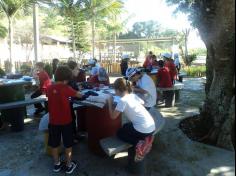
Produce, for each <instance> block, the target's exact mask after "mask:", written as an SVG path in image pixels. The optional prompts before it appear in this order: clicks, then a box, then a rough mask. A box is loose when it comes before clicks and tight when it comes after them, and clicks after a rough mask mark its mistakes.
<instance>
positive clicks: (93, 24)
mask: <svg viewBox="0 0 236 176" xmlns="http://www.w3.org/2000/svg"><path fill="white" fill-rule="evenodd" d="M92 50H93V51H92V52H93V58H95V14H93V17H92Z"/></svg>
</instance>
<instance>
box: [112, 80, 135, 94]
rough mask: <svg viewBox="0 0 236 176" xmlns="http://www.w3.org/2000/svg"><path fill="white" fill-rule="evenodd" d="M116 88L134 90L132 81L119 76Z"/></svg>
mask: <svg viewBox="0 0 236 176" xmlns="http://www.w3.org/2000/svg"><path fill="white" fill-rule="evenodd" d="M114 88H115V90H119V91H120V92H125V91H128V92H129V93H131V92H132V89H131V85H130V82H129V81H128V80H125V79H124V78H118V79H117V80H116V81H115V83H114Z"/></svg>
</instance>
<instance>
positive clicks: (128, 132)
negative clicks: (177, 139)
mask: <svg viewBox="0 0 236 176" xmlns="http://www.w3.org/2000/svg"><path fill="white" fill-rule="evenodd" d="M36 68H37V69H36V70H37V77H38V79H39V82H40V84H39V89H38V90H37V91H36V92H35V93H34V94H33V95H32V98H33V97H35V96H36V95H40V94H46V96H47V97H48V103H47V107H48V112H49V140H48V145H49V146H50V147H52V156H53V159H54V169H53V171H54V172H59V171H61V170H62V169H63V168H64V170H65V172H66V173H67V174H71V173H72V172H73V171H74V170H75V168H76V167H77V163H76V162H75V161H72V146H73V144H74V142H73V136H74V132H73V128H74V124H73V113H72V112H73V111H72V110H71V102H70V98H71V97H78V98H82V97H83V96H84V95H82V94H81V93H80V92H79V91H78V86H76V79H77V76H78V74H79V69H78V66H77V64H76V62H74V61H70V62H68V64H67V66H57V68H56V69H55V74H54V82H53V83H52V82H51V81H50V78H49V76H48V75H47V73H46V72H45V71H44V70H43V64H42V63H37V64H36ZM94 76H96V77H97V78H96V80H97V81H98V82H99V83H102V84H107V85H108V84H109V77H108V76H107V75H106V74H105V73H104V70H103V69H101V68H99V69H98V72H97V73H96V74H95V75H91V76H90V79H89V80H91V79H92V78H93V77H94ZM126 76H127V79H128V80H126V79H124V78H119V79H117V80H116V81H115V83H114V89H115V93H116V95H117V96H120V97H121V100H120V101H119V102H118V104H117V105H116V108H115V109H113V97H112V96H111V97H110V98H109V100H108V107H109V113H110V117H111V118H112V119H116V118H117V117H118V116H119V114H120V113H125V115H126V116H127V118H128V120H129V121H130V122H129V123H127V124H125V125H124V126H123V127H122V128H121V129H119V130H118V132H117V136H118V137H119V138H120V139H121V140H124V141H126V142H128V143H130V144H133V145H134V146H137V147H136V156H135V158H134V160H135V159H136V161H139V160H142V159H143V158H144V156H145V155H146V154H147V153H148V152H149V151H150V147H151V143H152V140H153V137H152V134H153V132H154V131H155V128H156V127H155V123H154V119H153V117H152V116H151V115H150V114H149V112H148V110H149V109H150V108H151V107H153V106H155V105H156V89H155V84H154V82H153V81H152V79H151V78H150V77H149V76H148V75H146V74H144V73H141V72H139V71H138V70H137V69H134V68H131V69H128V70H127V71H126ZM93 79H95V78H93ZM107 79H108V81H107ZM137 95H138V96H137ZM139 97H141V98H142V99H141V98H139ZM41 106H42V105H41ZM41 106H40V105H36V108H38V109H36V113H39V112H41V111H43V110H45V108H46V107H45V108H42V107H41ZM61 138H62V141H63V144H64V147H65V159H66V161H65V162H63V161H61V160H60V157H59V151H58V148H59V146H60V144H61ZM147 138H149V139H151V140H146V139H147ZM145 141H149V142H145Z"/></svg>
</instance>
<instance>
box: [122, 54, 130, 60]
mask: <svg viewBox="0 0 236 176" xmlns="http://www.w3.org/2000/svg"><path fill="white" fill-rule="evenodd" d="M129 58H130V57H129V55H128V54H123V55H122V59H129Z"/></svg>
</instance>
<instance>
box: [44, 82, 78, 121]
mask: <svg viewBox="0 0 236 176" xmlns="http://www.w3.org/2000/svg"><path fill="white" fill-rule="evenodd" d="M76 93H77V92H76V91H75V90H74V89H72V88H71V87H69V86H68V85H65V84H54V85H51V86H50V87H48V90H47V97H48V111H49V123H50V124H52V125H67V124H69V123H71V122H72V116H71V108H70V102H69V97H75V96H76Z"/></svg>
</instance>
